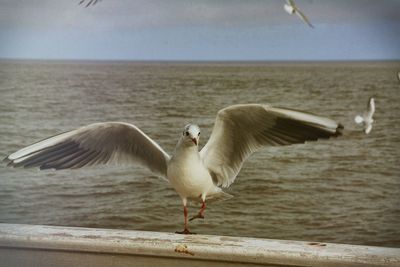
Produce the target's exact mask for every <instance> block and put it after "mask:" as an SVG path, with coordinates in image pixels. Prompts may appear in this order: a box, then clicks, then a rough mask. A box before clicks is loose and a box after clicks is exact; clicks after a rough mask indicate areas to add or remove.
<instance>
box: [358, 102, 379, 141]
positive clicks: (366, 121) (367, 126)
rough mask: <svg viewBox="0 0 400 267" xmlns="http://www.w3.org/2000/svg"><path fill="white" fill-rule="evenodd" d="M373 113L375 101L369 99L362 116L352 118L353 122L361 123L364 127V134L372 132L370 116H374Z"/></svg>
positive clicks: (372, 120)
mask: <svg viewBox="0 0 400 267" xmlns="http://www.w3.org/2000/svg"><path fill="white" fill-rule="evenodd" d="M374 113H375V99H374V98H373V97H370V98H369V100H368V104H367V111H365V112H364V114H363V115H362V116H361V115H357V116H356V117H355V118H354V121H355V122H356V123H357V124H361V123H362V124H363V125H364V132H365V133H366V134H369V133H370V132H371V130H372V123H373V122H374V119H373V118H372V116H373V115H374Z"/></svg>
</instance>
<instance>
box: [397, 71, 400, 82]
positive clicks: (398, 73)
mask: <svg viewBox="0 0 400 267" xmlns="http://www.w3.org/2000/svg"><path fill="white" fill-rule="evenodd" d="M397 79H398V80H399V82H400V71H399V72H397Z"/></svg>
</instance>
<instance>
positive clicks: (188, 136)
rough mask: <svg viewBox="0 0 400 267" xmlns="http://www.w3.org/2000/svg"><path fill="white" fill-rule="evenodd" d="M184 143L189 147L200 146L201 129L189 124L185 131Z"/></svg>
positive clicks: (183, 135) (183, 134)
mask: <svg viewBox="0 0 400 267" xmlns="http://www.w3.org/2000/svg"><path fill="white" fill-rule="evenodd" d="M182 138H183V141H184V142H185V143H186V144H188V145H195V146H198V144H199V139H200V127H199V126H197V125H196V124H188V125H186V126H185V128H184V129H183V133H182Z"/></svg>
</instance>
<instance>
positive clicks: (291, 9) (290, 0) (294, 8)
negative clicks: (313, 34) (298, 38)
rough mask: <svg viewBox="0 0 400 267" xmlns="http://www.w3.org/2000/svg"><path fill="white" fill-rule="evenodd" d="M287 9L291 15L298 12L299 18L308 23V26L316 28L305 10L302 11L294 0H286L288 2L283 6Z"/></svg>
mask: <svg viewBox="0 0 400 267" xmlns="http://www.w3.org/2000/svg"><path fill="white" fill-rule="evenodd" d="M283 8H284V9H285V11H286V12H287V13H289V14H290V15H292V14H296V15H297V16H299V18H300V19H301V20H302V21H304V22H305V23H307V25H308V26H310V27H311V28H314V26H313V25H312V24H311V23H310V21H309V20H308V19H307V17H306V16H305V15H304V14H303V12H301V11H300V9H299V8H298V7H297V6H296V4H295V3H294V1H293V0H286V4H285V5H284V6H283Z"/></svg>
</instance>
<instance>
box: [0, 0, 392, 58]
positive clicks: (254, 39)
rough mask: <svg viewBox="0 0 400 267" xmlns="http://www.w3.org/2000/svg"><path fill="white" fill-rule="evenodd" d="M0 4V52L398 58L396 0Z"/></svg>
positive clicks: (41, 0)
mask: <svg viewBox="0 0 400 267" xmlns="http://www.w3.org/2000/svg"><path fill="white" fill-rule="evenodd" d="M79 1H80V0H57V1H55V0H0V58H28V59H93V60H260V61H262V60H290V61H296V60H301V61H302V60H399V59H400V0H335V1H334V0H297V1H295V2H296V4H297V6H298V7H299V8H300V10H301V11H302V12H303V13H305V14H306V15H307V17H308V18H309V20H310V21H311V23H312V24H313V25H314V26H315V28H313V29H312V28H310V27H308V26H307V25H306V24H304V23H303V22H302V21H301V20H300V19H299V18H298V17H297V16H295V15H289V14H287V13H286V12H285V11H284V9H283V5H284V4H285V1H284V0H102V1H100V2H98V3H97V4H96V5H94V6H90V7H88V8H85V7H84V6H82V5H79V4H78V3H79Z"/></svg>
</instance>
